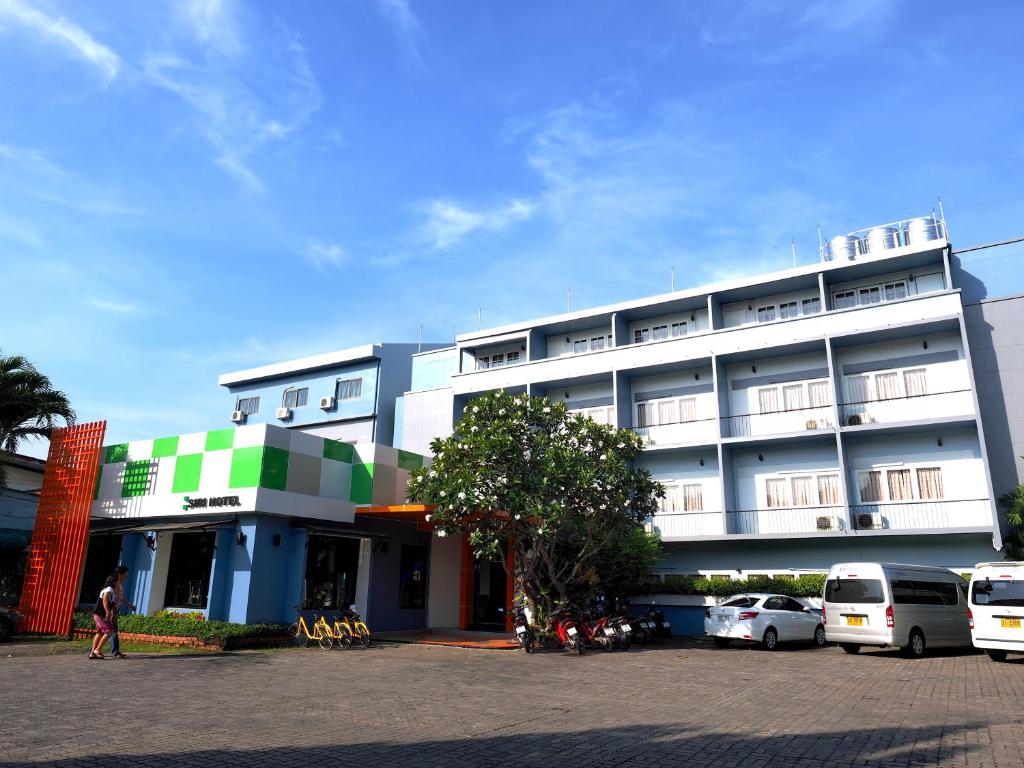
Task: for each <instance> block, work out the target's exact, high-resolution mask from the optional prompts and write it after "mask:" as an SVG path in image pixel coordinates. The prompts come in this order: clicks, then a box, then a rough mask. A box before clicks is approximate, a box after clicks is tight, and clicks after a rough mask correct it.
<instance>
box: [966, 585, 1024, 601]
mask: <svg viewBox="0 0 1024 768" xmlns="http://www.w3.org/2000/svg"><path fill="white" fill-rule="evenodd" d="M971 602H972V603H974V604H975V605H1004V606H1005V605H1009V606H1018V607H1024V581H1014V580H1012V579H1011V580H1003V579H999V580H996V581H992V580H991V579H985V580H984V581H976V582H974V585H973V586H972V587H971Z"/></svg>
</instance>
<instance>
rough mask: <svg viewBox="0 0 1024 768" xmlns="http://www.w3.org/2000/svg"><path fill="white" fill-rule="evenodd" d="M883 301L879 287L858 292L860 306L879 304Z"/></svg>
mask: <svg viewBox="0 0 1024 768" xmlns="http://www.w3.org/2000/svg"><path fill="white" fill-rule="evenodd" d="M881 300H882V296H881V292H880V291H879V288H878V286H877V285H872V286H871V287H870V288H861V289H860V290H859V291H857V303H858V304H877V303H878V302H880V301H881Z"/></svg>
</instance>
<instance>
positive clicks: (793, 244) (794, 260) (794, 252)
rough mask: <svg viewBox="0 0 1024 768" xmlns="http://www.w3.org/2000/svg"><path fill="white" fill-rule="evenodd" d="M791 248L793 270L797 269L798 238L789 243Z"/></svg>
mask: <svg viewBox="0 0 1024 768" xmlns="http://www.w3.org/2000/svg"><path fill="white" fill-rule="evenodd" d="M789 246H790V247H791V248H792V249H793V268H794V269H796V238H795V237H794V238H793V239H792V240H790V241H789Z"/></svg>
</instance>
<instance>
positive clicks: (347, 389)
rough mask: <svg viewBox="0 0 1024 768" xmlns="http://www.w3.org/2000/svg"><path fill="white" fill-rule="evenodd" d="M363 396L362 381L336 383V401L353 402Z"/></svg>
mask: <svg viewBox="0 0 1024 768" xmlns="http://www.w3.org/2000/svg"><path fill="white" fill-rule="evenodd" d="M362 394H363V380H362V379H345V380H344V381H339V382H338V399H339V400H355V399H356V398H358V397H360V396H362Z"/></svg>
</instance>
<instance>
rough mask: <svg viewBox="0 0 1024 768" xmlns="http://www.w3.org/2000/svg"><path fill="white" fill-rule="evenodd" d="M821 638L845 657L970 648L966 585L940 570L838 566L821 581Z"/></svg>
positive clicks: (891, 565)
mask: <svg viewBox="0 0 1024 768" xmlns="http://www.w3.org/2000/svg"><path fill="white" fill-rule="evenodd" d="M822 605H823V608H824V614H825V617H824V618H825V622H824V623H825V639H826V640H828V641H829V642H833V643H839V646H840V647H841V648H842V649H843V650H844V651H846V652H847V653H857V651H859V650H860V648H861V646H862V645H876V646H887V645H892V646H897V647H899V648H902V649H904V651H905V652H906V653H907V654H908V655H909V656H914V657H918V656H923V655H924V652H925V649H926V648H942V647H947V648H948V647H958V646H969V645H970V644H971V631H970V627H969V625H968V622H967V582H966V581H964V580H963V578H961V577H960V576H959V575H958V574H955V573H953V572H952V571H950V570H948V569H946V568H934V567H931V566H927V565H899V564H896V563H840V564H838V565H833V566H832V567H831V568H830V569H829V572H828V579H827V580H826V582H825V595H824V602H823V604H822Z"/></svg>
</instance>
